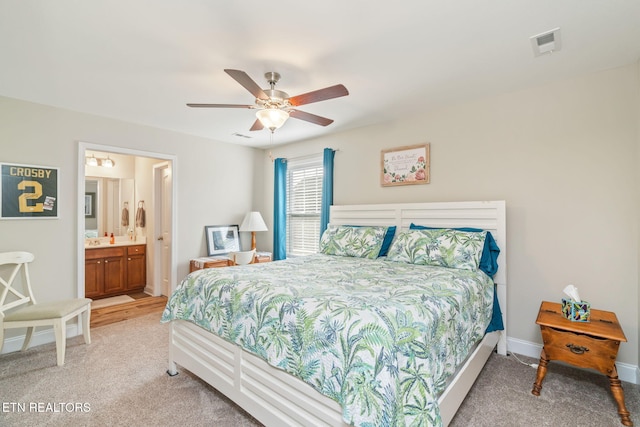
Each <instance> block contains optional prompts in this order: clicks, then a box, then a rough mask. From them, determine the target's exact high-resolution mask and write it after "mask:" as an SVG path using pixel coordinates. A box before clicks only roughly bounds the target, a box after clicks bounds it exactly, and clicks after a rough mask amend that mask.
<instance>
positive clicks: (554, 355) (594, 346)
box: [531, 301, 633, 426]
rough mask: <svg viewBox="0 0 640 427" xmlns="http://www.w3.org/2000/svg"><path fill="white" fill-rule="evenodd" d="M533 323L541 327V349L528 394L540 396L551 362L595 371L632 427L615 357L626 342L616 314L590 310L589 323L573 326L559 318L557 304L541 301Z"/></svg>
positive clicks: (625, 422) (623, 422) (560, 314)
mask: <svg viewBox="0 0 640 427" xmlns="http://www.w3.org/2000/svg"><path fill="white" fill-rule="evenodd" d="M536 323H537V324H538V325H540V332H541V333H542V341H543V343H544V344H543V347H542V352H541V353H540V364H539V365H538V372H537V375H536V381H535V383H534V384H533V390H532V391H531V393H533V394H535V395H536V396H540V390H541V389H542V380H544V377H545V375H546V374H547V365H548V363H549V361H550V360H560V361H563V362H566V363H569V364H572V365H574V366H577V367H580V368H591V369H595V370H597V371H599V372H601V373H603V374H605V375H606V376H607V377H608V378H609V385H610V387H611V393H612V394H613V398H614V399H615V401H616V403H617V404H618V414H620V420H621V422H622V424H624V425H625V426H632V425H633V421H631V419H630V418H629V416H630V413H629V411H627V408H626V407H625V405H624V391H623V390H622V386H621V384H620V380H619V379H618V370H617V369H616V357H617V355H618V348H619V347H620V342H621V341H625V342H626V341H627V338H626V337H625V336H624V332H622V328H621V327H620V323H619V322H618V318H617V317H616V315H615V313H612V312H610V311H603V310H594V309H591V321H590V322H572V321H570V320H568V319H566V318H565V317H564V316H563V315H562V311H561V305H560V304H559V303H554V302H548V301H543V302H542V304H541V305H540V311H539V312H538V318H537V320H536Z"/></svg>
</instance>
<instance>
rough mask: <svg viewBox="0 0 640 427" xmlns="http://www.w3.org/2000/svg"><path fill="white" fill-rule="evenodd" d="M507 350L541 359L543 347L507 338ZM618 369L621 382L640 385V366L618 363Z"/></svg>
mask: <svg viewBox="0 0 640 427" xmlns="http://www.w3.org/2000/svg"><path fill="white" fill-rule="evenodd" d="M507 348H508V350H509V351H510V352H513V353H516V354H521V355H523V356H528V357H533V358H535V359H539V358H540V351H541V350H542V345H541V344H536V343H533V342H529V341H523V340H519V339H517V338H511V337H507ZM616 368H618V378H620V380H622V381H626V382H629V383H632V384H640V366H637V365H631V364H629V363H621V362H616Z"/></svg>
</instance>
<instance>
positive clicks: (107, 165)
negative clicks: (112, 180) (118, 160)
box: [101, 156, 116, 168]
mask: <svg viewBox="0 0 640 427" xmlns="http://www.w3.org/2000/svg"><path fill="white" fill-rule="evenodd" d="M115 165H116V164H115V162H114V161H113V160H111V159H110V158H109V156H107V158H106V159H104V160H102V163H101V166H104V167H105V168H112V167H114V166H115Z"/></svg>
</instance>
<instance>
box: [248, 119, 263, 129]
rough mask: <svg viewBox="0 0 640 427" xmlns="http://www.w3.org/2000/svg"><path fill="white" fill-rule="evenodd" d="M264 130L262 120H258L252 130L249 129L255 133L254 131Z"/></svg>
mask: <svg viewBox="0 0 640 427" xmlns="http://www.w3.org/2000/svg"><path fill="white" fill-rule="evenodd" d="M262 129H264V126H263V124H262V122H261V121H260V120H258V119H256V121H255V122H253V126H251V129H249V130H250V131H253V130H262Z"/></svg>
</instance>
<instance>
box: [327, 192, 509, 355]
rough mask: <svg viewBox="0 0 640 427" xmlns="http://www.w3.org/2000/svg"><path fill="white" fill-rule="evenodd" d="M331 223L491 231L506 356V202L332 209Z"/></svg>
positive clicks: (502, 350) (501, 348)
mask: <svg viewBox="0 0 640 427" xmlns="http://www.w3.org/2000/svg"><path fill="white" fill-rule="evenodd" d="M330 222H331V224H335V225H386V226H392V225H395V226H397V227H398V228H399V229H400V228H409V225H411V223H412V222H413V223H415V224H418V225H426V226H430V227H443V228H453V227H473V228H481V229H483V230H487V231H490V232H491V234H492V235H493V238H494V239H495V240H496V243H497V244H498V246H499V247H500V255H499V257H498V272H497V273H496V275H495V277H494V280H495V283H496V284H497V285H498V300H499V301H500V308H501V309H502V320H503V322H504V327H505V330H504V331H503V333H502V337H501V339H500V342H499V343H498V352H499V353H501V354H506V350H507V347H506V336H507V224H506V207H505V202H504V200H499V201H486V202H442V203H399V204H378V205H336V206H331V213H330Z"/></svg>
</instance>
